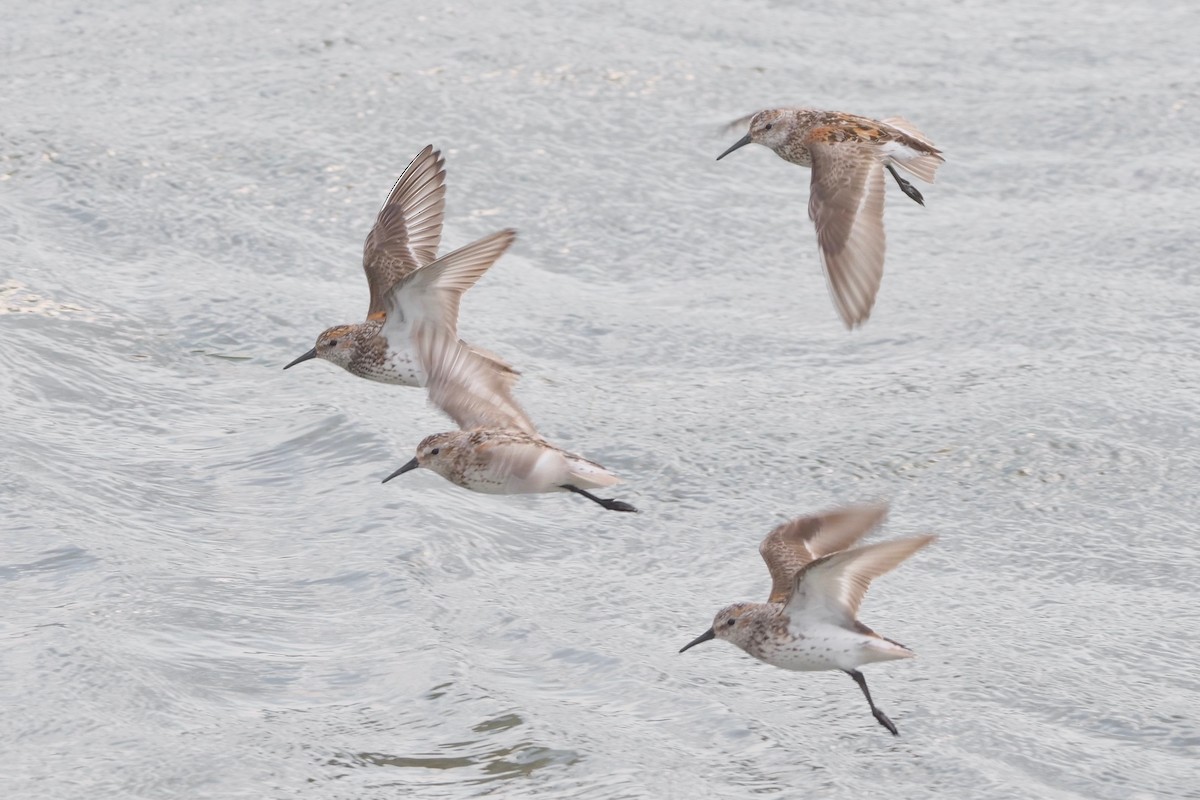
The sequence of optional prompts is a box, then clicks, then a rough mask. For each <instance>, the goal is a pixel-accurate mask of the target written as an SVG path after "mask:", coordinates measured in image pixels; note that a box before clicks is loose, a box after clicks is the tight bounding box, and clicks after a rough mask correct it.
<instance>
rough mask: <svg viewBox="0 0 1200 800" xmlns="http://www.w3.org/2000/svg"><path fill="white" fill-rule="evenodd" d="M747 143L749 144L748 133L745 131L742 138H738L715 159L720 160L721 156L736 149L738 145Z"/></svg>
mask: <svg viewBox="0 0 1200 800" xmlns="http://www.w3.org/2000/svg"><path fill="white" fill-rule="evenodd" d="M748 144H750V134H748V133H747V134H746V135H745V136H743V137H742V138H740V139H738V140H737V141H736V142H734V143H733V147H730V148H729V149H728V150H726V151H725V152H724V153H721V155H719V156H717V161H720V160H721V159H722V158H724V157H725V156H727V155H729V154H730V153H732V152H733V151H734V150H737V149H738V148H739V147H745V146H746V145H748Z"/></svg>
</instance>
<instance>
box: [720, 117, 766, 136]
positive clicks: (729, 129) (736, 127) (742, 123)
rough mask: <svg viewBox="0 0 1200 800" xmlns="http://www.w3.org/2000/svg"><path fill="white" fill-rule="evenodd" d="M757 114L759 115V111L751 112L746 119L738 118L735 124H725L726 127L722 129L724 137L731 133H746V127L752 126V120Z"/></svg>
mask: <svg viewBox="0 0 1200 800" xmlns="http://www.w3.org/2000/svg"><path fill="white" fill-rule="evenodd" d="M757 113H758V112H757V111H751V112H750V113H749V114H747V115H746V116H744V117H738V118H737V119H735V120H734V121H733V122H727V123H725V126H724V127H722V128H721V133H722V135H728V134H731V133H739V132H740V133H745V132H746V126H747V125H749V124H750V120H752V119H754V115H755V114H757Z"/></svg>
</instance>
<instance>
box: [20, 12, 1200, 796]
mask: <svg viewBox="0 0 1200 800" xmlns="http://www.w3.org/2000/svg"><path fill="white" fill-rule="evenodd" d="M931 6H933V8H932V9H931V8H930V7H931ZM1198 35H1200V20H1198V18H1197V16H1196V14H1195V11H1194V9H1192V8H1191V6H1190V5H1189V4H1187V3H1182V2H1179V3H1168V2H1159V3H1145V4H1137V5H1135V4H1100V3H1083V2H1078V0H1076V2H1066V3H1057V4H1056V3H1042V2H1032V1H1031V0H1022V2H1014V3H1002V4H993V3H985V2H981V1H979V0H967V1H966V2H942V3H935V4H925V3H914V2H898V3H876V4H870V5H868V6H867V7H866V8H862V9H858V8H854V7H850V6H839V5H838V4H832V5H831V4H827V3H825V4H822V3H808V2H799V3H761V2H760V3H745V4H731V3H713V2H695V3H693V2H682V0H680V1H677V2H672V3H659V4H653V5H652V4H634V3H627V4H613V3H587V4H552V3H536V2H523V3H519V4H511V5H507V6H494V5H492V4H478V5H471V4H463V3H450V4H442V5H435V6H430V5H418V4H405V3H391V2H388V3H385V2H376V3H355V4H342V5H332V4H329V3H305V2H288V3H280V2H275V0H271V1H270V2H268V3H264V4H259V10H258V11H255V12H253V13H250V12H248V11H246V10H244V7H243V6H242V4H236V3H228V2H227V3H211V4H196V3H164V4H157V5H155V6H154V7H153V8H150V7H145V6H144V5H143V4H135V3H126V4H125V5H124V7H121V6H120V5H118V4H109V5H107V6H99V5H95V4H93V5H84V4H72V3H66V2H51V3H49V4H45V5H40V6H39V5H32V6H31V5H27V6H24V7H21V8H20V9H14V10H10V14H9V20H8V23H7V24H6V25H5V26H3V27H0V42H2V43H3V52H4V57H3V67H4V70H3V71H4V80H3V83H2V86H3V88H2V89H0V94H2V95H3V100H4V103H3V105H4V107H5V109H6V112H5V125H4V126H3V127H2V128H0V333H2V335H3V346H0V400H2V401H3V403H4V407H5V417H6V419H5V423H4V424H3V425H0V526H2V528H3V532H4V536H3V543H4V546H3V551H2V553H0V604H2V607H3V608H4V612H5V613H4V614H3V616H2V621H0V631H2V632H3V636H4V640H5V641H4V646H3V650H0V693H2V694H0V699H2V701H3V707H4V713H3V714H2V715H0V753H2V754H3V768H2V769H0V774H3V775H4V779H3V783H4V784H5V785H6V791H5V794H6V796H9V797H30V798H32V797H37V798H77V797H122V798H126V797H146V798H163V797H188V798H195V797H221V798H229V797H254V798H260V797H290V796H304V797H317V798H350V797H354V798H367V797H371V798H374V797H404V796H416V797H447V798H462V797H471V796H479V795H484V794H493V795H496V796H501V797H555V798H558V797H571V798H629V797H644V798H694V797H730V798H736V797H746V796H749V795H752V794H764V795H772V794H773V795H776V796H782V797H798V796H815V797H825V798H862V797H868V796H879V795H881V794H884V795H887V796H891V797H946V798H961V797H972V798H1011V797H1036V798H1068V797H1070V798H1148V797H1172V796H1174V797H1184V796H1191V797H1196V796H1198V795H1197V794H1196V791H1197V790H1196V789H1195V786H1196V782H1195V776H1196V764H1197V758H1198V757H1200V723H1198V722H1197V719H1198V718H1200V679H1198V677H1197V671H1196V662H1197V661H1198V660H1200V640H1198V639H1197V635H1196V630H1197V624H1200V612H1198V611H1197V588H1196V579H1197V576H1198V575H1200V557H1198V555H1197V548H1196V545H1195V541H1196V535H1197V530H1196V527H1197V526H1196V519H1197V516H1198V515H1200V501H1198V500H1197V496H1196V495H1197V486H1198V485H1200V456H1198V453H1200V432H1198V425H1197V422H1198V419H1200V392H1198V388H1200V381H1198V379H1200V367H1198V364H1197V353H1198V352H1200V315H1198V313H1197V308H1198V305H1200V270H1198V268H1197V264H1196V253H1197V252H1198V249H1200V233H1197V228H1196V219H1197V212H1198V211H1200V201H1198V200H1197V189H1196V186H1197V178H1198V175H1197V166H1196V165H1197V162H1196V159H1195V158H1194V155H1193V152H1192V150H1193V149H1194V145H1193V142H1192V139H1193V138H1194V137H1193V135H1192V134H1193V132H1194V131H1195V129H1196V128H1197V123H1198V121H1200V118H1198V112H1200V89H1198V85H1197V82H1196V70H1195V67H1196V57H1195V41H1196V40H1197V36H1198ZM778 103H808V104H812V105H816V106H821V107H834V108H842V109H846V110H851V111H855V112H859V113H864V114H869V115H876V116H885V115H889V114H895V113H901V114H903V115H904V116H907V117H909V118H910V119H912V120H914V121H915V122H916V123H917V124H918V125H919V126H920V127H921V128H923V129H924V130H925V131H926V132H927V133H928V134H929V135H930V137H931V138H932V139H933V140H934V141H935V142H936V143H937V144H938V145H939V146H941V147H942V148H943V149H944V150H945V152H946V154H947V157H948V161H947V164H946V166H945V167H944V169H943V170H942V172H941V173H940V175H939V181H938V183H937V184H936V185H934V186H931V187H929V188H928V189H927V190H926V191H925V195H926V198H927V201H928V207H927V208H925V209H922V208H920V207H918V206H917V205H915V204H913V203H909V202H907V201H905V200H904V198H903V197H902V195H900V193H899V192H898V191H897V190H895V187H894V186H891V185H889V199H888V203H889V208H888V212H887V226H888V234H889V252H888V268H887V274H886V276H885V279H884V284H883V288H882V291H881V293H880V298H879V302H878V304H877V306H876V309H875V313H874V316H873V319H872V320H871V322H870V323H869V324H868V326H867V327H866V328H865V329H863V330H861V331H858V332H855V333H853V334H848V333H847V332H846V331H844V330H843V329H842V327H841V323H840V322H839V321H838V319H837V317H836V314H835V313H834V311H833V307H832V304H831V303H830V301H829V299H828V296H827V294H826V289H825V286H824V281H823V278H822V277H821V274H820V269H819V266H818V261H817V256H816V249H815V245H814V241H813V232H812V229H811V225H810V224H809V223H808V221H807V219H806V214H805V203H806V199H807V188H806V184H807V180H808V175H807V173H806V172H804V171H803V170H800V169H798V168H794V167H790V166H789V165H787V164H785V163H783V162H781V161H779V160H778V159H777V158H776V157H775V156H774V155H772V154H771V153H769V152H768V151H766V150H765V149H762V148H747V149H745V150H743V151H740V152H739V153H737V154H735V155H736V157H734V156H731V157H730V158H728V159H726V160H724V161H722V162H721V163H720V164H717V163H716V162H715V161H714V160H713V159H714V157H715V156H716V154H717V153H719V152H720V151H721V150H723V149H724V148H725V147H726V146H728V144H729V143H731V142H732V141H733V139H734V138H736V135H737V134H733V135H731V134H730V133H728V132H725V131H723V130H722V125H723V124H724V123H725V122H726V121H728V120H729V119H732V118H735V117H738V116H740V115H742V114H744V113H746V112H748V111H752V110H754V109H755V108H758V107H761V106H764V105H769V104H778ZM427 142H433V143H434V144H436V145H437V146H439V147H441V148H443V149H444V150H445V151H446V153H447V160H448V168H449V194H448V218H447V223H446V227H445V238H444V243H445V245H446V246H448V247H453V246H458V245H461V244H464V243H466V242H468V241H470V240H472V239H474V238H476V237H479V236H481V235H484V234H486V233H489V232H491V231H493V230H495V229H498V228H500V227H504V226H513V227H516V228H518V229H519V230H520V232H521V238H520V241H519V242H518V244H517V246H516V247H515V249H514V250H513V251H512V252H511V253H510V254H509V255H507V256H505V257H504V259H503V260H502V261H501V262H500V263H499V264H498V265H497V266H496V267H495V269H493V270H492V272H491V273H489V275H488V276H487V277H486V278H485V279H484V280H483V281H482V282H481V284H480V285H479V286H478V287H477V288H475V289H473V290H472V291H471V292H470V293H469V294H468V295H467V298H466V299H465V302H464V305H463V322H462V330H463V334H464V336H465V337H466V338H468V339H470V340H472V341H476V342H478V343H480V344H483V345H485V346H487V347H489V348H491V349H493V350H495V351H496V352H498V353H502V354H503V355H504V356H506V357H507V358H509V359H511V360H512V361H513V362H514V363H515V364H517V365H518V366H519V367H520V368H521V369H522V370H523V372H524V378H523V381H522V383H521V384H520V387H519V391H520V397H521V399H522V401H523V402H524V403H525V404H526V405H527V406H528V408H529V410H530V412H531V413H532V415H533V417H534V419H536V420H537V421H538V423H539V425H540V426H541V427H542V429H543V430H544V432H545V433H546V434H547V435H548V436H549V437H550V438H552V439H554V440H555V441H559V442H561V443H563V444H565V445H567V446H570V447H572V448H575V449H578V450H579V451H581V452H584V453H586V454H587V455H589V456H591V457H593V458H595V459H597V460H599V461H602V462H603V463H605V464H607V465H609V466H610V467H611V468H612V469H614V470H615V471H617V472H619V473H620V474H622V475H624V476H626V477H627V479H628V484H627V486H626V487H624V488H623V489H622V491H621V492H620V493H619V495H618V496H620V497H623V498H626V499H628V500H630V501H632V502H634V503H635V504H637V505H638V506H640V507H641V508H642V509H643V511H644V513H643V514H641V515H638V516H636V517H634V518H629V517H632V516H633V515H621V514H611V513H605V512H603V511H602V510H601V509H599V508H596V507H595V506H592V505H591V504H588V503H585V502H583V501H581V500H579V499H577V498H570V497H563V496H542V497H500V498H497V497H489V496H483V495H475V494H470V493H467V492H464V491H461V490H458V489H456V488H455V487H453V486H451V485H449V484H447V483H445V482H444V481H441V480H440V479H439V478H437V477H436V476H434V475H431V474H428V473H416V474H414V475H410V476H406V477H405V478H404V479H403V480H401V481H396V482H393V483H390V484H388V485H387V486H381V485H380V484H379V480H380V479H381V478H382V477H383V476H384V475H386V474H387V473H388V472H389V471H391V470H392V469H394V468H395V467H396V466H398V465H399V464H400V463H402V462H403V461H404V460H407V459H408V458H409V457H410V455H411V452H412V450H413V447H414V446H415V444H416V442H417V441H418V440H419V439H420V438H421V437H422V436H423V435H425V434H426V433H430V432H433V431H436V430H441V429H444V428H445V427H446V426H447V423H446V422H445V421H444V420H443V419H442V418H441V417H440V415H439V414H438V413H437V412H436V411H434V410H433V409H431V408H429V407H427V406H426V405H425V401H424V396H423V393H421V392H419V391H415V390H405V389H400V388H396V387H389V386H383V385H378V384H372V383H368V382H366V381H362V380H358V379H355V378H352V377H351V376H349V375H347V374H345V373H343V372H340V371H338V370H336V369H335V368H333V367H331V366H329V365H327V364H323V363H312V364H305V365H303V366H302V367H299V368H297V369H294V370H289V371H288V372H286V373H285V372H283V371H282V370H281V369H280V367H281V366H282V365H283V364H285V363H286V362H287V361H289V360H291V359H292V358H294V357H295V356H296V355H299V354H300V353H302V352H303V351H304V350H306V349H307V348H309V347H310V346H311V344H312V340H313V338H314V337H315V335H316V334H317V333H318V332H319V331H320V330H321V329H322V328H324V327H326V326H327V325H331V324H334V323H337V322H351V321H355V320H358V319H360V318H361V315H362V313H363V310H364V308H365V305H366V288H365V284H364V282H363V280H362V278H361V275H360V274H359V267H358V259H359V254H360V248H361V242H362V237H363V236H364V235H365V233H366V230H367V228H368V227H369V225H370V222H371V220H372V217H373V215H374V213H375V211H376V210H377V207H378V204H379V202H380V201H381V199H382V198H383V196H384V195H385V194H386V192H387V189H388V188H389V186H390V185H391V182H392V180H393V179H394V178H395V176H396V175H397V174H398V173H399V172H400V170H402V169H403V167H404V165H405V164H406V163H407V161H408V159H409V158H411V157H412V155H413V154H415V153H416V152H417V150H418V149H420V147H421V146H423V145H424V144H426V143H427ZM870 498H888V499H890V500H891V501H892V504H893V512H892V516H891V518H890V522H889V524H888V526H887V528H886V530H885V535H892V536H896V535H904V534H911V533H915V532H918V531H926V530H930V531H936V532H938V533H940V534H941V535H942V536H941V539H940V541H939V542H938V543H937V545H936V546H935V547H933V548H930V549H929V550H927V551H924V552H922V553H921V554H919V555H918V556H917V557H916V558H914V559H913V560H912V561H911V562H910V563H907V564H905V565H904V567H903V568H902V569H900V570H898V571H897V572H896V573H895V574H893V575H890V576H888V577H887V578H885V579H883V580H881V581H880V582H879V583H878V585H877V586H876V587H875V588H874V589H873V590H872V592H871V595H870V596H869V597H868V600H867V603H866V605H865V606H864V619H866V620H867V621H868V622H869V623H870V624H871V625H872V626H873V627H875V628H877V629H878V630H880V631H881V632H883V633H885V634H887V635H889V636H893V637H895V638H897V639H899V640H901V641H903V642H905V643H906V644H908V645H910V646H911V647H913V648H914V649H916V650H917V651H918V652H919V653H920V655H921V657H920V658H918V659H916V660H913V661H910V662H904V663H893V664H888V665H881V666H878V667H875V668H872V669H870V670H869V677H870V681H871V687H872V690H873V692H874V694H875V696H876V698H877V700H878V701H879V703H880V705H881V706H882V707H883V708H884V709H886V710H887V712H888V713H889V714H890V715H891V717H892V718H893V719H894V720H895V721H896V722H897V724H898V725H899V727H900V730H901V733H902V736H901V737H900V738H898V739H893V738H892V737H890V736H888V735H887V734H886V733H885V732H884V731H882V729H880V728H879V727H878V726H877V725H875V723H874V721H873V720H872V719H871V718H870V715H869V713H868V711H867V709H866V706H865V704H864V703H863V702H862V697H861V696H860V695H859V693H858V690H857V689H856V688H855V686H854V685H853V683H851V682H850V681H849V680H847V679H846V678H845V676H842V675H838V674H834V673H820V674H796V673H786V672H783V671H781V670H773V669H770V668H767V667H764V666H762V665H759V664H758V663H756V662H754V661H752V660H751V659H750V658H748V657H747V656H745V655H743V654H741V653H740V652H738V651H737V650H735V649H734V648H731V647H729V646H727V645H723V644H721V643H715V644H712V645H707V646H705V647H703V648H697V649H696V650H694V651H689V652H688V653H687V654H686V655H683V656H681V655H678V654H677V653H676V650H678V648H679V647H680V646H682V645H683V644H685V643H686V642H687V641H688V640H690V639H691V638H692V637H693V636H695V635H696V634H697V633H699V632H700V631H702V630H704V628H705V627H706V626H707V625H708V624H709V621H710V619H711V615H712V613H713V612H714V611H715V610H716V609H717V608H719V607H720V606H722V605H724V604H725V603H727V602H730V601H733V600H736V599H761V598H762V597H763V596H765V594H766V589H767V576H766V572H765V570H764V569H763V567H762V565H761V563H760V562H759V560H758V556H757V554H756V552H755V547H756V545H757V543H758V540H759V539H760V538H761V536H762V535H763V534H764V533H765V532H766V531H767V530H768V529H769V528H770V527H771V526H772V525H773V524H775V523H777V522H778V521H780V520H782V519H784V518H785V517H788V516H791V515H795V514H798V513H804V512H810V511H815V510H817V509H820V508H823V507H826V506H829V505H832V504H835V503H839V502H848V501H854V500H862V499H870Z"/></svg>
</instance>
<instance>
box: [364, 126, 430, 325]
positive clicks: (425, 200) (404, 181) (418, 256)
mask: <svg viewBox="0 0 1200 800" xmlns="http://www.w3.org/2000/svg"><path fill="white" fill-rule="evenodd" d="M445 182H446V162H445V161H444V160H443V159H442V154H441V153H440V152H438V151H437V150H434V149H433V145H426V146H425V149H424V150H422V151H421V152H420V153H418V154H417V157H416V158H414V159H413V160H412V161H411V162H409V165H408V166H407V167H406V168H405V170H404V173H403V174H402V175H401V176H400V178H399V180H397V181H396V184H395V185H394V186H393V187H392V191H390V192H389V193H388V196H387V200H385V201H384V202H383V208H381V209H380V210H379V216H378V217H376V218H375V226H374V227H373V228H371V232H370V233H368V234H367V239H366V241H365V242H364V243H363V271H365V272H366V274H367V286H368V287H369V288H370V290H371V305H370V307H369V308H368V310H367V313H368V314H370V315H375V314H378V313H380V312H382V311H384V310H385V308H384V305H385V298H386V295H387V293H388V292H389V291H390V290H391V289H392V287H393V286H395V285H396V284H397V283H398V282H400V281H401V280H403V279H404V278H405V276H407V275H409V274H410V273H411V272H413V271H414V270H416V269H418V268H419V267H422V266H424V265H426V264H428V263H429V262H431V261H433V259H434V257H435V256H436V255H437V248H438V243H439V242H440V241H441V238H442V217H443V216H444V211H445V206H446V185H445Z"/></svg>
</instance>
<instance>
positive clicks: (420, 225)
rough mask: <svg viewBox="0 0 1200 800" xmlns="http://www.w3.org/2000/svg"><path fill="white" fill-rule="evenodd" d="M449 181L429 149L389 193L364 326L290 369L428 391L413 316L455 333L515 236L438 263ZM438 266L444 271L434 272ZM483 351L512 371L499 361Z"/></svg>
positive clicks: (378, 227) (333, 336)
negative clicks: (471, 293)
mask: <svg viewBox="0 0 1200 800" xmlns="http://www.w3.org/2000/svg"><path fill="white" fill-rule="evenodd" d="M445 180H446V168H445V161H444V160H443V159H442V155H441V153H440V152H438V151H437V150H434V149H433V145H426V146H425V149H424V150H422V151H421V152H420V153H418V154H417V156H416V158H414V159H413V160H412V161H411V162H410V163H409V165H408V167H406V168H405V170H404V173H403V174H402V175H401V176H400V178H399V180H397V181H396V184H395V185H394V186H393V187H392V191H391V192H389V193H388V197H387V200H385V201H384V203H383V208H381V209H380V210H379V216H378V217H377V218H376V219H375V225H374V227H372V228H371V232H370V233H368V234H367V239H366V242H365V243H364V245H363V270H364V271H365V272H366V275H367V287H368V288H369V289H370V293H371V301H370V305H369V306H368V308H367V318H366V321H364V322H361V323H357V324H353V325H335V326H334V327H332V328H329V329H327V330H325V331H323V332H322V333H321V335H320V336H318V337H317V344H316V346H315V347H313V348H312V349H311V350H309V351H308V352H307V353H305V354H304V355H302V356H300V357H299V358H297V359H295V360H294V361H292V362H291V363H289V364H288V365H287V366H286V367H284V369H288V368H289V367H294V366H295V365H297V364H299V363H300V362H302V361H308V360H309V359H313V358H321V359H324V360H326V361H329V362H331V363H333V364H336V365H338V366H339V367H342V368H343V369H345V370H346V371H347V372H350V373H351V374H354V375H358V376H359V377H362V378H368V379H370V380H373V381H380V382H381V383H395V384H400V385H401V386H424V385H425V371H424V369H423V368H422V367H421V365H420V363H419V362H418V361H417V359H416V357H415V355H414V353H413V348H412V343H411V341H410V336H411V331H412V326H413V319H411V318H410V316H409V314H410V313H412V312H414V310H415V313H418V314H428V315H432V316H433V317H435V318H436V319H437V320H438V322H439V324H442V325H445V326H446V327H447V328H448V329H449V330H450V331H451V332H455V331H456V330H457V328H458V303H459V299H460V298H461V297H462V294H463V292H465V291H466V290H467V289H469V288H471V286H473V285H474V284H475V282H476V281H477V280H479V278H480V277H481V276H482V275H483V273H484V272H486V271H487V269H488V267H490V266H491V265H492V263H493V262H494V261H495V260H496V259H497V258H499V257H500V255H501V253H503V252H504V250H505V249H506V248H507V247H508V245H509V244H511V243H512V240H513V237H514V236H515V233H514V232H513V231H501V232H500V233H497V234H493V235H492V236H489V237H486V238H484V239H480V240H479V241H476V242H474V243H472V244H469V245H467V246H466V247H463V248H460V249H459V250H456V251H454V252H453V253H450V254H448V255H446V256H443V257H442V258H441V259H439V260H438V261H437V262H435V261H434V258H435V256H436V255H437V248H438V243H439V241H440V240H441V236H442V217H443V216H444V209H445V197H446V186H445ZM436 263H440V264H441V267H439V268H436V269H431V268H432V267H434V265H435V264H436ZM427 270H428V271H427ZM435 276H436V277H435ZM456 335H457V334H456ZM479 352H480V353H481V355H483V356H484V357H485V358H488V359H492V360H493V361H494V362H495V363H496V365H497V366H498V367H499V368H501V369H503V370H507V371H510V372H511V367H509V366H508V365H507V364H505V363H504V362H503V361H501V360H500V359H498V358H496V357H495V356H493V355H491V354H490V353H487V352H485V351H482V350H481V351H479Z"/></svg>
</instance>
